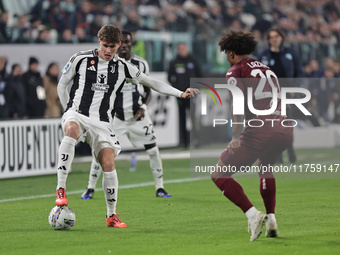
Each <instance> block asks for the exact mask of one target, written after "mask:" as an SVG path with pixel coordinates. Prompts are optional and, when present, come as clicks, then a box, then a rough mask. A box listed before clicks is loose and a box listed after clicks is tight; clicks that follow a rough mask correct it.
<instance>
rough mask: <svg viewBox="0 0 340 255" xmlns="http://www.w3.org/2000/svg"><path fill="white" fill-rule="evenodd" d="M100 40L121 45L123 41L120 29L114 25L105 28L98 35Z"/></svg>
mask: <svg viewBox="0 0 340 255" xmlns="http://www.w3.org/2000/svg"><path fill="white" fill-rule="evenodd" d="M97 36H98V38H99V39H100V40H106V41H107V43H115V44H116V43H119V42H120V41H121V40H122V33H121V31H120V29H119V28H118V27H116V26H114V25H106V26H103V27H102V28H101V29H100V30H99V31H98V34H97Z"/></svg>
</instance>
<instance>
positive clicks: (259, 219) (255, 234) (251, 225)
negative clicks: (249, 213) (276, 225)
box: [248, 211, 267, 242]
mask: <svg viewBox="0 0 340 255" xmlns="http://www.w3.org/2000/svg"><path fill="white" fill-rule="evenodd" d="M266 220H267V215H266V214H265V213H264V212H261V211H257V212H256V217H255V219H254V220H252V221H250V220H248V233H249V232H250V231H251V237H250V241H251V242H252V241H255V240H256V239H257V238H259V236H260V235H261V233H262V227H263V225H264V223H265V222H266Z"/></svg>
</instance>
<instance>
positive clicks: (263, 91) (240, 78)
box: [226, 58, 290, 133]
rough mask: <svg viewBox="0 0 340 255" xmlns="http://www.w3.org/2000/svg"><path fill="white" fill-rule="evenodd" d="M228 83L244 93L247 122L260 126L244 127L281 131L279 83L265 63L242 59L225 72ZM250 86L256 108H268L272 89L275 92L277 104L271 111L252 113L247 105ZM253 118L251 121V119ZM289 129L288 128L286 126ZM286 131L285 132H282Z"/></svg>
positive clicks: (249, 129)
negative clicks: (260, 113)
mask: <svg viewBox="0 0 340 255" xmlns="http://www.w3.org/2000/svg"><path fill="white" fill-rule="evenodd" d="M226 79H227V83H228V84H233V85H235V86H237V87H238V88H239V89H241V90H242V92H243V95H244V103H245V105H244V111H245V112H244V113H245V118H246V121H247V123H248V122H249V120H251V123H253V125H256V126H261V123H262V122H261V121H255V120H262V121H263V123H264V124H263V126H261V127H250V126H249V125H248V126H247V127H246V131H249V132H280V131H281V132H282V131H288V130H281V129H282V128H283V127H282V125H281V121H282V120H284V119H285V116H281V100H280V98H279V94H280V85H279V82H278V79H277V76H276V75H275V73H274V72H273V71H272V70H271V69H270V68H269V67H268V66H266V65H265V64H263V63H261V62H259V61H257V60H255V59H251V58H248V59H244V60H242V61H240V62H239V63H237V64H235V65H233V67H232V68H230V69H229V71H228V72H227V74H226ZM249 87H251V88H252V95H250V96H251V98H252V105H253V107H254V108H255V109H256V110H268V109H271V107H272V100H273V90H276V92H277V105H276V107H275V109H273V113H271V114H268V115H256V114H254V113H252V112H251V111H250V109H249V105H248V88H249ZM266 119H275V121H266ZM252 120H253V121H252ZM286 124H289V123H286ZM288 129H290V128H288ZM284 133H286V132H284Z"/></svg>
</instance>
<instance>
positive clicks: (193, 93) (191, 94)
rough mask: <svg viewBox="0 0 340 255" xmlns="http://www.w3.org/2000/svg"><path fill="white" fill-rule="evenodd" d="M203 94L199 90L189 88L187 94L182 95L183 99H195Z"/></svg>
mask: <svg viewBox="0 0 340 255" xmlns="http://www.w3.org/2000/svg"><path fill="white" fill-rule="evenodd" d="M200 93H201V92H200V91H199V89H195V88H187V90H186V91H185V92H183V93H182V95H181V98H190V97H195V96H196V95H198V94H200Z"/></svg>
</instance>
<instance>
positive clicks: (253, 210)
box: [246, 206, 258, 221]
mask: <svg viewBox="0 0 340 255" xmlns="http://www.w3.org/2000/svg"><path fill="white" fill-rule="evenodd" d="M257 212H258V211H257V209H256V208H255V207H254V206H253V207H251V208H250V209H249V210H248V211H246V216H247V218H248V220H250V221H252V220H254V219H256V214H257Z"/></svg>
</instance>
